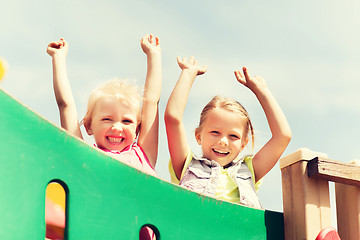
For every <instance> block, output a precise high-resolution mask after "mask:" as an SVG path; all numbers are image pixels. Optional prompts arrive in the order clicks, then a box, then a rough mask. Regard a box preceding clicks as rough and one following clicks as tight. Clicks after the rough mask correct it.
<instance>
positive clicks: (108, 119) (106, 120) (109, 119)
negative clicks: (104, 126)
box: [101, 117, 112, 122]
mask: <svg viewBox="0 0 360 240" xmlns="http://www.w3.org/2000/svg"><path fill="white" fill-rule="evenodd" d="M101 121H102V122H112V118H110V117H103V118H102V119H101Z"/></svg>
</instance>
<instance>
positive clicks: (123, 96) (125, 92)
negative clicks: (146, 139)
mask: <svg viewBox="0 0 360 240" xmlns="http://www.w3.org/2000/svg"><path fill="white" fill-rule="evenodd" d="M103 96H113V97H114V98H116V99H119V100H123V101H127V102H129V103H131V104H135V105H138V106H136V107H138V109H139V112H138V119H140V105H141V91H140V88H139V86H137V85H136V84H135V81H130V80H129V79H119V78H114V79H112V80H110V81H108V82H107V83H105V84H104V85H102V86H100V87H98V88H95V89H94V90H93V91H92V92H91V94H90V96H89V100H88V105H87V111H86V114H85V116H84V118H83V120H82V121H81V122H80V124H84V126H85V128H86V129H89V128H90V126H91V121H92V117H93V114H94V109H95V107H96V103H97V102H98V100H99V99H100V98H101V97H103Z"/></svg>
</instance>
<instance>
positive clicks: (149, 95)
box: [143, 52, 162, 104]
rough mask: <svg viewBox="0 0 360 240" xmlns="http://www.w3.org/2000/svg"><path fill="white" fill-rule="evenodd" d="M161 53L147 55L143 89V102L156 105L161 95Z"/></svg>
mask: <svg viewBox="0 0 360 240" xmlns="http://www.w3.org/2000/svg"><path fill="white" fill-rule="evenodd" d="M161 82H162V73H161V53H158V52H156V53H151V54H148V55H147V73H146V81H145V87H144V100H143V101H148V102H153V103H156V104H158V102H159V100H160V94H161Z"/></svg>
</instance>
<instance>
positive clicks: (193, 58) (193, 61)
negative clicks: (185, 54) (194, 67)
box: [189, 56, 195, 64]
mask: <svg viewBox="0 0 360 240" xmlns="http://www.w3.org/2000/svg"><path fill="white" fill-rule="evenodd" d="M189 63H191V64H195V57H194V56H190V59H189Z"/></svg>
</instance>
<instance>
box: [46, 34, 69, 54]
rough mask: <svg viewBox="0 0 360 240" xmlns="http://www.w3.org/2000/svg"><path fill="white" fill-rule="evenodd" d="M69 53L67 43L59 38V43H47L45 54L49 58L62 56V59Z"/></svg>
mask: <svg viewBox="0 0 360 240" xmlns="http://www.w3.org/2000/svg"><path fill="white" fill-rule="evenodd" d="M68 51H69V46H68V44H67V42H66V41H65V40H64V39H63V38H61V39H60V40H59V41H54V42H51V43H49V45H48V47H47V49H46V52H47V53H48V54H49V55H50V56H51V57H54V56H55V55H62V56H64V57H66V56H67V54H68Z"/></svg>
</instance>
